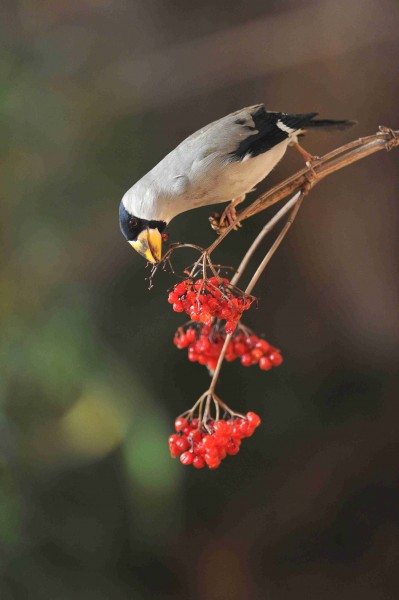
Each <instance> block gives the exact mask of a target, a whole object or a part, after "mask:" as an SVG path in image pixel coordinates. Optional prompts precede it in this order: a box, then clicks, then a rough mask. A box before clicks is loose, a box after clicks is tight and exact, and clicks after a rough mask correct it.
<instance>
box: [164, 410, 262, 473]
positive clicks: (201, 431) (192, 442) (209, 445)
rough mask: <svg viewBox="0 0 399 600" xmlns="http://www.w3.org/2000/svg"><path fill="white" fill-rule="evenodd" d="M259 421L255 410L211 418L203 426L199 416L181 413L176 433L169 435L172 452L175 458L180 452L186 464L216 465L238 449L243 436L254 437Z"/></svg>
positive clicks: (211, 466)
mask: <svg viewBox="0 0 399 600" xmlns="http://www.w3.org/2000/svg"><path fill="white" fill-rule="evenodd" d="M260 422H261V420H260V417H259V416H258V415H257V414H255V413H254V412H248V413H247V414H246V416H245V417H234V418H231V419H228V420H224V419H221V420H219V421H208V422H207V424H206V428H205V427H204V426H202V427H201V426H200V423H199V421H198V419H195V418H194V419H191V420H187V419H184V418H182V417H179V418H177V419H176V421H175V430H176V433H174V434H172V435H171V436H170V437H169V449H170V453H171V455H172V457H173V458H176V457H177V456H180V462H181V463H183V465H193V467H195V468H196V469H202V468H203V467H205V466H207V467H208V468H209V469H217V468H218V466H219V465H220V463H221V462H222V460H223V459H224V458H226V456H228V455H230V456H232V455H234V454H237V453H238V451H239V449H240V445H241V440H242V439H243V438H246V437H251V435H252V434H253V433H254V431H255V429H256V428H257V427H258V426H259V425H260Z"/></svg>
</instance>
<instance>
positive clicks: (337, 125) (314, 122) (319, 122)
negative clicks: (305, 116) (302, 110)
mask: <svg viewBox="0 0 399 600" xmlns="http://www.w3.org/2000/svg"><path fill="white" fill-rule="evenodd" d="M316 114H317V113H316ZM314 116H316V115H314ZM354 125H357V121H335V120H334V119H313V117H312V119H310V120H309V121H307V122H306V123H304V125H303V127H304V129H306V128H307V127H320V129H339V130H343V129H349V128H350V127H353V126H354Z"/></svg>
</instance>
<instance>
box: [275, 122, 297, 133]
mask: <svg viewBox="0 0 399 600" xmlns="http://www.w3.org/2000/svg"><path fill="white" fill-rule="evenodd" d="M276 125H277V127H278V128H279V129H281V131H285V133H289V134H291V133H294V131H296V130H295V129H291V127H288V126H287V125H284V123H283V122H282V120H281V119H279V120H278V121H277V123H276Z"/></svg>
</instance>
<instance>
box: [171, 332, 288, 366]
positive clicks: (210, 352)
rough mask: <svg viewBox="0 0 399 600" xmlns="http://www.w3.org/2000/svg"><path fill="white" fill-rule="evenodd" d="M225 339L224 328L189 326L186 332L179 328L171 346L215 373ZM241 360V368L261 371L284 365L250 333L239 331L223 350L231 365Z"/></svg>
mask: <svg viewBox="0 0 399 600" xmlns="http://www.w3.org/2000/svg"><path fill="white" fill-rule="evenodd" d="M225 339H226V333H225V328H224V329H223V328H222V329H220V328H218V324H216V325H215V326H209V325H202V324H198V325H194V326H190V325H189V326H188V327H187V328H186V329H184V328H183V327H179V329H178V330H177V331H176V334H175V337H174V340H173V343H174V344H175V346H177V347H178V348H179V349H181V348H188V359H189V360H190V361H191V362H198V363H199V364H200V365H206V366H207V367H208V369H209V370H210V371H214V370H215V369H216V365H217V361H218V358H219V356H220V353H221V351H222V348H223V344H224V341H225ZM236 358H240V360H241V364H242V365H244V367H249V366H251V365H256V364H258V365H259V367H260V368H261V369H262V370H263V371H269V369H271V368H272V367H278V366H279V365H281V363H282V362H283V358H282V356H281V354H280V351H279V350H278V349H277V348H274V347H273V346H271V344H269V342H267V341H266V340H263V339H261V338H258V337H257V336H256V335H255V334H253V333H252V332H249V331H247V330H245V331H244V330H243V329H238V330H237V331H236V332H235V333H234V335H233V337H232V339H231V340H230V343H229V345H228V346H227V350H226V360H227V361H230V362H231V361H233V360H235V359H236Z"/></svg>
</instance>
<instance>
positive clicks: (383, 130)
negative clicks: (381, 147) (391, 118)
mask: <svg viewBox="0 0 399 600" xmlns="http://www.w3.org/2000/svg"><path fill="white" fill-rule="evenodd" d="M378 129H379V130H380V135H386V134H388V135H389V138H388V139H387V141H386V142H385V148H386V150H387V151H388V152H389V150H392V148H394V147H395V146H397V144H398V135H397V133H398V132H397V131H394V130H393V129H391V128H390V127H385V125H380V126H379V128H378Z"/></svg>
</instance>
